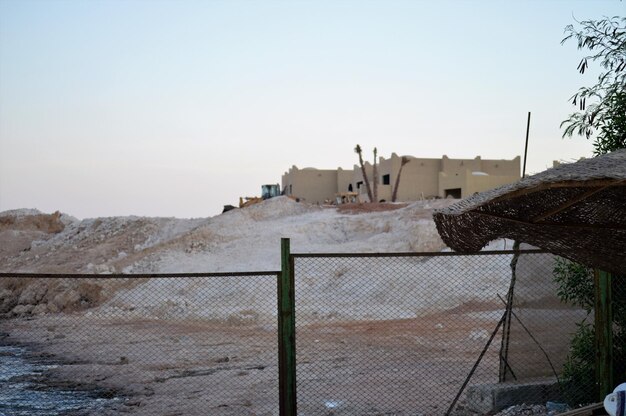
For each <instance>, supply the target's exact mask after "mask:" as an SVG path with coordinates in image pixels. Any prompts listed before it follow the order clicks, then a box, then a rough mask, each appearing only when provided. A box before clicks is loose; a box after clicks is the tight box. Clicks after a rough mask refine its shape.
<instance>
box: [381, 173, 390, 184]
mask: <svg viewBox="0 0 626 416" xmlns="http://www.w3.org/2000/svg"><path fill="white" fill-rule="evenodd" d="M390 184H391V175H383V185H390Z"/></svg>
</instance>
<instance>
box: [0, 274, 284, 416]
mask: <svg viewBox="0 0 626 416" xmlns="http://www.w3.org/2000/svg"><path fill="white" fill-rule="evenodd" d="M0 291H1V293H0V295H1V299H0V302H2V303H0V306H1V307H2V310H1V311H0V312H2V313H4V314H5V315H4V317H5V319H2V320H0V333H1V334H2V336H1V337H0V346H1V347H0V348H5V350H4V352H2V351H0V357H4V358H5V362H7V363H9V362H10V363H12V365H13V367H15V368H13V369H12V370H11V371H8V366H3V369H2V373H1V374H0V385H1V387H2V389H1V391H2V393H0V394H2V399H3V400H0V403H5V404H4V405H0V414H26V415H31V414H32V415H34V414H41V415H43V414H64V412H65V413H68V414H70V413H71V414H72V415H76V414H81V415H82V414H119V413H120V412H130V413H132V414H137V415H275V414H277V413H278V370H277V352H276V351H277V347H276V343H277V327H276V304H277V299H276V274H271V273H270V274H256V275H255V274H247V275H209V276H193V277H181V276H179V277H152V278H137V277H129V276H113V277H108V278H107V277H100V276H98V277H92V278H46V279H43V278H11V277H5V278H2V279H0ZM0 361H1V360H0ZM28 366H30V367H28ZM32 366H37V367H36V368H35V367H32ZM18 367H24V368H18ZM33 368H35V369H33ZM5 373H6V374H5ZM35 391H38V392H44V393H50V394H53V393H54V394H57V393H59V392H61V393H63V392H65V393H68V395H69V397H75V396H76V394H78V392H80V391H84V392H86V393H87V396H89V397H88V398H86V399H85V400H81V401H79V402H77V403H72V401H71V400H69V399H68V400H63V399H59V398H58V397H56V396H54V397H52V398H51V399H50V400H47V399H46V400H47V401H45V400H43V399H41V398H38V397H36V396H35V395H34V393H33V392H35ZM7 392H10V394H8V393H7ZM44 393H42V394H44ZM44 396H45V394H44ZM46 397H48V396H46ZM42 400H43V401H42ZM42 403H44V404H42ZM2 406H5V408H2ZM42 406H48V407H47V408H45V409H41V407H42ZM7 409H8V410H7ZM18 411H23V413H19V412H18ZM37 412H39V413H37Z"/></svg>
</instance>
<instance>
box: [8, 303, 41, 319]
mask: <svg viewBox="0 0 626 416" xmlns="http://www.w3.org/2000/svg"><path fill="white" fill-rule="evenodd" d="M34 308H35V307H34V306H33V305H17V306H16V307H15V308H13V310H12V311H11V313H12V314H13V315H15V316H23V315H28V314H30V313H31V312H32V310H33V309H34Z"/></svg>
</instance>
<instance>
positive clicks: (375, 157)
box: [372, 148, 378, 202]
mask: <svg viewBox="0 0 626 416" xmlns="http://www.w3.org/2000/svg"><path fill="white" fill-rule="evenodd" d="M377 156H378V150H376V148H374V169H373V171H372V176H373V177H374V191H373V192H372V194H373V196H374V200H373V201H372V202H378V165H377V159H378V157H377Z"/></svg>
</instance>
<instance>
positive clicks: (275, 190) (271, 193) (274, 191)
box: [239, 184, 282, 208]
mask: <svg viewBox="0 0 626 416" xmlns="http://www.w3.org/2000/svg"><path fill="white" fill-rule="evenodd" d="M281 194H282V193H281V191H280V186H279V185H278V184H271V185H261V196H260V197H258V196H245V197H239V208H245V207H249V206H250V205H254V204H258V203H259V202H262V201H265V200H266V199H270V198H274V197H275V196H280V195H281Z"/></svg>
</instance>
